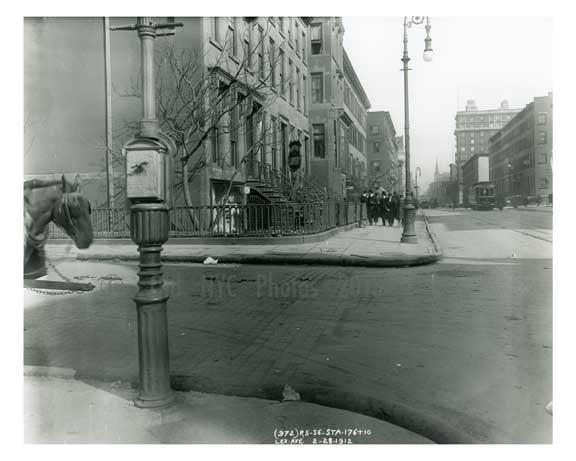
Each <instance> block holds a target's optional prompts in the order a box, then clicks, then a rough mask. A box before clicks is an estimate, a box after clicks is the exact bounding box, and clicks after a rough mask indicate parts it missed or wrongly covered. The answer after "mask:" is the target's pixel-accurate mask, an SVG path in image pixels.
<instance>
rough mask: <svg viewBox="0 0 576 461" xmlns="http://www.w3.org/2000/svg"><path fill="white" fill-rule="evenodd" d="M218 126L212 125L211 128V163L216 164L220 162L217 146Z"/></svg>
mask: <svg viewBox="0 0 576 461" xmlns="http://www.w3.org/2000/svg"><path fill="white" fill-rule="evenodd" d="M218 137H219V136H218V125H216V124H215V125H214V127H213V128H212V162H213V163H218V161H219V160H220V158H219V157H220V156H219V153H220V146H219V145H218Z"/></svg>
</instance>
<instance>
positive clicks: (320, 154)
mask: <svg viewBox="0 0 576 461" xmlns="http://www.w3.org/2000/svg"><path fill="white" fill-rule="evenodd" d="M312 131H313V136H314V157H316V158H324V157H325V156H326V150H325V145H324V144H325V142H324V125H323V124H318V125H316V124H314V125H312Z"/></svg>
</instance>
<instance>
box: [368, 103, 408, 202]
mask: <svg viewBox="0 0 576 461" xmlns="http://www.w3.org/2000/svg"><path fill="white" fill-rule="evenodd" d="M396 139H397V137H396V129H395V128H394V123H393V122H392V118H391V117H390V113H389V112H384V111H379V112H368V146H367V150H368V184H369V186H370V187H371V188H373V189H377V188H380V187H382V188H384V189H385V190H386V191H389V192H392V191H397V190H398V187H399V185H400V184H401V183H400V178H399V177H398V148H397V145H396Z"/></svg>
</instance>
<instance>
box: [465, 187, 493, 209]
mask: <svg viewBox="0 0 576 461" xmlns="http://www.w3.org/2000/svg"><path fill="white" fill-rule="evenodd" d="M468 206H469V207H470V208H472V209H473V210H492V209H494V208H495V207H496V194H495V187H494V184H492V183H491V182H480V183H476V184H474V185H473V186H472V187H470V189H469V190H468Z"/></svg>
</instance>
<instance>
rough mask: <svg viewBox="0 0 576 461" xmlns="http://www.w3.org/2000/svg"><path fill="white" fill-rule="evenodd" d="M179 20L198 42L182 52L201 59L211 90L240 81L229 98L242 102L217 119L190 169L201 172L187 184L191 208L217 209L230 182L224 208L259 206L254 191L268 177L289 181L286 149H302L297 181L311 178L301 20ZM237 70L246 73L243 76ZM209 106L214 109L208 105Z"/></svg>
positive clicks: (259, 195) (262, 197)
mask: <svg viewBox="0 0 576 461" xmlns="http://www.w3.org/2000/svg"><path fill="white" fill-rule="evenodd" d="M185 20H186V21H187V22H186V23H185V27H186V25H187V24H188V21H193V22H194V24H190V28H191V29H192V30H195V31H197V33H198V35H199V37H198V40H197V42H196V43H195V44H193V43H191V42H190V41H189V40H186V43H182V46H187V47H188V48H189V49H192V51H193V52H194V51H196V50H197V51H198V53H197V55H199V56H203V58H204V62H203V67H204V68H205V69H206V71H207V72H210V73H214V71H215V70H217V71H218V72H216V75H217V77H216V78H217V79H218V83H216V86H224V87H226V85H229V84H230V82H231V81H234V79H236V80H239V79H238V76H239V75H243V77H242V78H241V79H240V80H242V81H241V82H239V83H241V84H240V85H237V88H236V89H235V90H233V91H232V94H230V95H228V97H229V98H230V99H232V100H233V101H236V100H241V99H246V101H245V103H243V104H241V105H238V106H237V107H236V108H235V109H234V110H231V111H229V113H226V114H224V116H223V117H221V118H220V120H219V122H218V124H217V126H216V129H215V130H212V132H211V135H210V136H208V138H207V141H206V143H205V146H204V147H203V152H202V153H200V155H199V156H198V161H197V162H198V163H199V164H200V165H206V166H205V167H204V168H201V169H199V170H198V173H197V174H196V175H194V177H192V178H191V180H190V185H191V194H192V195H193V197H194V202H193V204H194V205H206V204H209V205H215V204H219V203H220V202H221V200H222V197H223V196H224V195H225V194H227V193H228V188H229V187H230V182H232V187H231V188H230V192H231V194H230V197H231V199H230V197H228V199H229V202H232V201H233V202H234V203H246V202H247V201H248V202H254V203H265V202H267V201H269V197H267V196H266V194H264V193H263V192H262V191H263V190H264V187H260V185H261V184H263V183H264V182H266V180H267V179H268V178H269V177H270V175H271V174H276V175H277V176H278V177H280V178H281V179H282V178H283V180H284V181H286V182H288V181H289V180H290V175H291V172H290V169H289V165H288V153H289V144H290V143H291V142H292V141H299V142H300V143H301V155H302V163H301V167H300V170H299V171H298V174H299V175H307V174H308V173H309V172H310V151H311V133H310V121H309V118H308V114H309V101H310V80H309V71H308V59H309V54H310V51H309V45H310V41H309V30H308V24H309V23H308V20H307V19H306V18H300V17H258V18H241V17H204V18H185ZM242 67H246V69H247V70H248V71H247V72H246V73H245V76H244V74H242V72H243V71H242V70H240V69H241V68H242ZM242 87H244V88H242ZM254 88H257V90H254ZM229 91H230V90H229ZM215 94H216V97H218V93H215ZM208 104H209V105H210V106H211V107H213V103H212V102H211V101H208ZM208 110H209V109H208ZM217 115H219V114H217ZM192 170H193V171H194V167H192ZM247 185H248V186H249V187H246V186H247Z"/></svg>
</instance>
